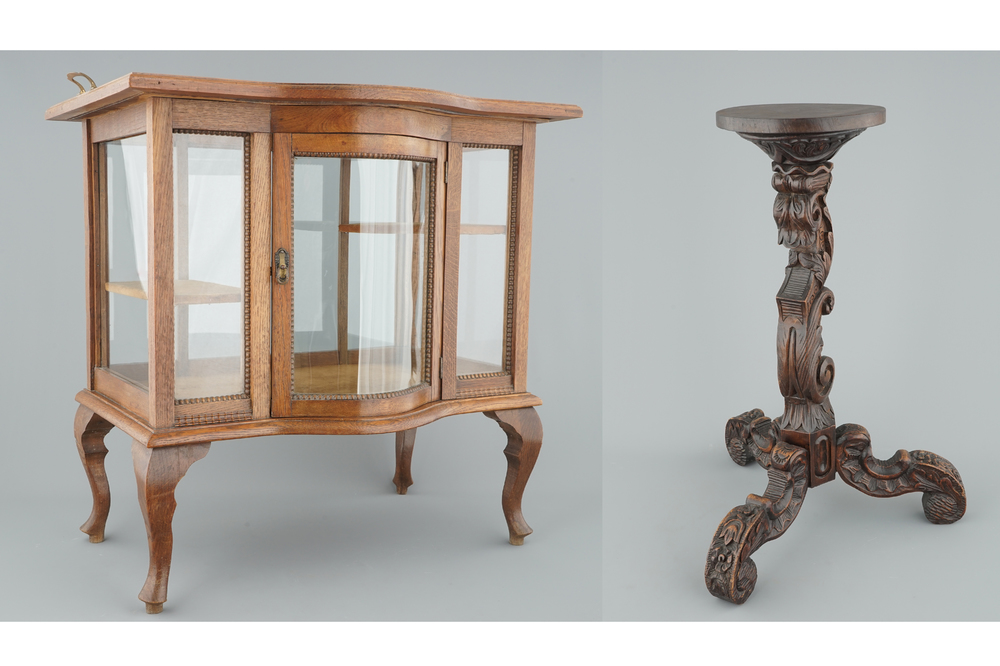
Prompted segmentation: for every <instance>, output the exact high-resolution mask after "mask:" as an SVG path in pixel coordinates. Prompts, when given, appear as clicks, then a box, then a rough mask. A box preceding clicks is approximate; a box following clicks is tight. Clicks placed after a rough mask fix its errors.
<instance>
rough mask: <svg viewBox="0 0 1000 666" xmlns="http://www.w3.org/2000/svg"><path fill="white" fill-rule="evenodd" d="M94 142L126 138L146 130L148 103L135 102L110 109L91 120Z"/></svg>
mask: <svg viewBox="0 0 1000 666" xmlns="http://www.w3.org/2000/svg"><path fill="white" fill-rule="evenodd" d="M90 122H91V124H92V126H93V128H94V129H93V132H92V135H91V138H90V140H91V141H92V142H93V143H99V142H103V141H114V140H116V139H124V138H126V137H130V136H136V135H137V134H143V133H145V132H146V105H145V104H143V103H142V102H135V103H133V104H129V105H127V106H123V107H121V108H119V109H114V110H113V111H108V112H107V113H103V114H101V115H99V116H94V117H93V118H92V119H91V120H90Z"/></svg>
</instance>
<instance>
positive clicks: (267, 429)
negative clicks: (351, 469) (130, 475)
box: [76, 390, 542, 447]
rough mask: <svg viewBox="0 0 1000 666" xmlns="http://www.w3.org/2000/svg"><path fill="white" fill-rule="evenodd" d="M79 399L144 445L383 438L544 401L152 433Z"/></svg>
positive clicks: (88, 396)
mask: <svg viewBox="0 0 1000 666" xmlns="http://www.w3.org/2000/svg"><path fill="white" fill-rule="evenodd" d="M76 401H77V402H78V403H80V404H81V405H84V406H86V407H88V408H89V409H91V410H93V411H94V412H96V413H99V414H100V415H101V416H103V417H104V418H105V419H107V420H108V421H110V422H111V423H113V424H114V426H115V427H116V428H118V429H119V430H121V431H123V432H125V433H126V434H127V435H128V436H129V437H131V438H133V439H137V440H139V441H141V442H143V443H144V444H146V445H148V446H151V447H157V446H174V445H176V444H190V443H192V442H200V441H206V440H210V441H213V442H215V441H222V440H231V439H245V438H248V437H266V436H269V435H379V434H385V433H394V432H399V431H400V430H407V429H410V428H418V427H420V426H423V425H427V424H428V423H433V422H434V421H437V420H438V419H441V418H444V417H446V416H453V415H456V414H474V413H476V412H485V411H491V410H494V411H495V410H503V409H519V408H522V407H537V406H539V405H541V404H542V400H541V399H540V398H539V397H538V396H535V395H532V394H530V393H514V394H509V395H499V396H483V397H475V398H460V399H456V400H439V401H437V402H431V403H428V404H426V405H421V406H420V407H417V408H416V409H414V410H412V411H409V412H403V413H399V414H392V415H388V416H367V417H360V418H332V417H323V418H271V419H264V420H253V421H245V422H239V423H217V424H205V425H196V426H186V427H174V428H165V429H161V430H155V431H154V430H153V429H152V428H150V427H149V425H148V424H147V423H144V422H143V421H141V420H140V419H138V418H136V416H135V415H134V414H133V413H132V412H131V411H129V410H127V409H126V408H124V407H122V406H121V405H119V404H117V403H115V402H114V401H113V400H111V399H108V398H106V397H104V396H101V395H100V394H98V393H94V392H91V391H87V390H83V391H80V392H79V393H77V395H76Z"/></svg>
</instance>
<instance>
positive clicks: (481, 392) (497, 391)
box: [455, 386, 514, 398]
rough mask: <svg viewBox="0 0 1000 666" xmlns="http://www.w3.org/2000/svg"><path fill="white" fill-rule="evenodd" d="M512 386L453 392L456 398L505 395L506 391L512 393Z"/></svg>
mask: <svg viewBox="0 0 1000 666" xmlns="http://www.w3.org/2000/svg"><path fill="white" fill-rule="evenodd" d="M513 392H514V387H513V386H498V387H495V388H481V389H466V390H464V391H463V390H458V391H457V392H456V393H455V397H456V398H486V397H489V396H492V395H507V394H508V393H513Z"/></svg>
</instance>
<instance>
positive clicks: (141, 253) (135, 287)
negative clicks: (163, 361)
mask: <svg viewBox="0 0 1000 666" xmlns="http://www.w3.org/2000/svg"><path fill="white" fill-rule="evenodd" d="M100 151H101V159H100V162H101V165H100V172H99V173H100V176H99V181H100V188H101V192H100V200H101V202H102V207H103V214H104V217H105V219H106V222H107V228H106V236H105V238H106V239H107V241H106V242H107V247H106V248H105V249H106V251H107V255H106V256H107V273H106V275H107V282H106V283H105V289H106V291H107V295H108V302H107V320H106V324H107V340H106V341H105V342H106V345H107V347H106V349H107V356H106V358H104V359H103V365H104V366H105V367H107V368H108V369H109V370H111V371H113V372H114V373H115V374H118V375H120V376H121V377H124V378H125V379H128V380H129V381H131V382H132V383H134V384H137V385H139V386H142V387H143V388H145V389H146V390H149V335H148V329H147V327H148V324H149V319H148V314H149V308H148V305H149V304H148V303H147V301H146V293H147V291H146V276H147V272H146V265H147V264H146V262H147V249H146V233H147V226H146V212H147V207H146V137H145V135H142V136H135V137H131V138H128V139H121V140H119V141H109V142H107V143H104V144H101V148H100Z"/></svg>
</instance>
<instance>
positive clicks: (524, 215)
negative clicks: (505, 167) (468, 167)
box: [511, 123, 535, 393]
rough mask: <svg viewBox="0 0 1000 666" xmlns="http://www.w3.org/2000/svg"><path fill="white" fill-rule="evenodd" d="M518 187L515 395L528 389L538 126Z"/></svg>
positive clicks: (528, 133) (530, 132)
mask: <svg viewBox="0 0 1000 666" xmlns="http://www.w3.org/2000/svg"><path fill="white" fill-rule="evenodd" d="M518 178H519V184H518V188H517V230H516V232H515V234H516V235H515V236H514V243H515V251H514V326H513V329H514V340H513V343H512V354H513V360H512V363H511V375H513V381H514V392H515V393H523V392H524V391H526V390H527V386H528V307H529V303H530V300H531V299H530V297H531V293H530V286H531V223H532V206H533V205H534V197H535V126H534V125H533V124H530V123H525V124H524V145H523V146H521V160H520V170H519V175H518Z"/></svg>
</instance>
